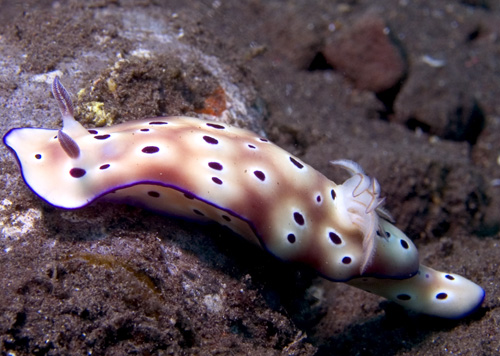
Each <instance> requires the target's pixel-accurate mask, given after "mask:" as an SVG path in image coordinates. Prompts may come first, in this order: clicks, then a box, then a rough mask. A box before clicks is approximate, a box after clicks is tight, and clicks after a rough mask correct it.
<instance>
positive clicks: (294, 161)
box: [290, 156, 304, 169]
mask: <svg viewBox="0 0 500 356" xmlns="http://www.w3.org/2000/svg"><path fill="white" fill-rule="evenodd" d="M290 161H291V162H292V163H293V164H294V165H295V166H296V167H297V168H298V169H302V168H304V165H303V164H302V163H300V162H299V161H297V160H296V159H295V158H293V157H291V156H290Z"/></svg>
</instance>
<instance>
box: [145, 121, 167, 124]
mask: <svg viewBox="0 0 500 356" xmlns="http://www.w3.org/2000/svg"><path fill="white" fill-rule="evenodd" d="M149 124H150V125H168V122H166V121H151V122H150V123H149Z"/></svg>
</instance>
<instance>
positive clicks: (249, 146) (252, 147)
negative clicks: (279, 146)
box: [248, 145, 257, 150]
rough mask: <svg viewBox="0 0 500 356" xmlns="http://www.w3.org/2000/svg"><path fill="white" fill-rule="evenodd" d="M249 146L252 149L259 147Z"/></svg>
mask: <svg viewBox="0 0 500 356" xmlns="http://www.w3.org/2000/svg"><path fill="white" fill-rule="evenodd" d="M248 148H251V149H252V150H255V149H256V148H257V147H255V146H254V145H248Z"/></svg>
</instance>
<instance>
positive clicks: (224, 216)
mask: <svg viewBox="0 0 500 356" xmlns="http://www.w3.org/2000/svg"><path fill="white" fill-rule="evenodd" d="M222 218H223V219H224V220H226V221H231V218H230V217H229V216H227V215H222Z"/></svg>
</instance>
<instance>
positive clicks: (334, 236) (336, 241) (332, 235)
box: [328, 231, 342, 245]
mask: <svg viewBox="0 0 500 356" xmlns="http://www.w3.org/2000/svg"><path fill="white" fill-rule="evenodd" d="M328 237H330V240H331V241H332V242H333V243H334V244H335V245H340V244H341V243H342V239H341V238H340V236H339V235H337V234H336V233H334V232H333V231H331V232H330V233H329V234H328Z"/></svg>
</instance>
